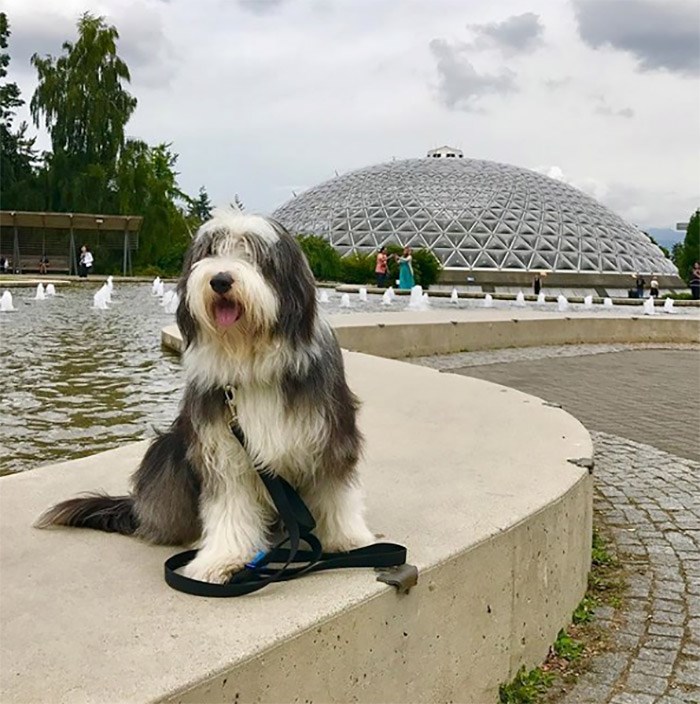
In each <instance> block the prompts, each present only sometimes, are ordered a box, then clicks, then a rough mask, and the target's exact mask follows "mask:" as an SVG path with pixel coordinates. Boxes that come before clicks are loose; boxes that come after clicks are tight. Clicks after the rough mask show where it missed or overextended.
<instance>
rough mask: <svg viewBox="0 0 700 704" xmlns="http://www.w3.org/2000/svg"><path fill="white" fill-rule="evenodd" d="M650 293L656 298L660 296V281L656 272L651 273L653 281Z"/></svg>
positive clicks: (650, 285)
mask: <svg viewBox="0 0 700 704" xmlns="http://www.w3.org/2000/svg"><path fill="white" fill-rule="evenodd" d="M649 295H650V296H653V297H654V298H658V297H659V282H658V281H657V279H656V276H654V274H652V275H651V283H650V284H649Z"/></svg>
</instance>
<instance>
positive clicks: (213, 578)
mask: <svg viewBox="0 0 700 704" xmlns="http://www.w3.org/2000/svg"><path fill="white" fill-rule="evenodd" d="M245 563H246V560H245V559H242V558H232V557H225V558H222V557H212V556H208V555H198V556H197V557H195V558H194V560H192V562H190V563H189V564H187V565H185V567H184V568H183V570H182V574H184V575H185V577H189V578H190V579H196V580H198V581H199V582H211V583H212V584H226V582H228V581H229V579H231V576H232V575H234V574H235V573H236V572H239V571H240V570H242V569H243V568H244V567H245Z"/></svg>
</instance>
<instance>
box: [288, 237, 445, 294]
mask: <svg viewBox="0 0 700 704" xmlns="http://www.w3.org/2000/svg"><path fill="white" fill-rule="evenodd" d="M297 241H298V242H299V245H300V246H301V249H302V250H303V252H304V254H305V255H306V258H307V260H308V262H309V266H310V267H311V271H312V272H313V274H314V276H315V277H316V279H318V280H319V281H338V282H340V283H345V284H373V283H374V282H375V275H374V266H375V264H376V261H377V253H376V252H374V253H372V254H360V253H358V252H355V253H354V254H349V255H348V256H347V257H341V256H340V255H339V254H338V252H337V251H336V250H335V249H334V248H333V246H332V245H331V244H329V242H328V241H327V240H325V239H324V238H323V237H318V236H317V235H298V236H297ZM387 251H388V253H389V254H399V255H400V254H401V252H403V247H400V246H399V245H396V244H392V245H388V246H387ZM413 275H414V277H415V280H416V283H417V284H420V285H421V286H422V287H423V288H426V289H427V288H428V287H429V286H431V285H432V284H434V283H436V282H437V280H438V276H439V275H440V262H439V261H438V260H437V258H436V257H435V255H434V254H433V253H432V252H431V251H430V250H428V249H414V250H413ZM398 278H399V265H398V264H397V262H395V261H394V260H393V259H389V284H390V285H393V282H395V281H396V279H398Z"/></svg>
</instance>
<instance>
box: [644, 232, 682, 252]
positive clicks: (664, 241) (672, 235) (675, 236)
mask: <svg viewBox="0 0 700 704" xmlns="http://www.w3.org/2000/svg"><path fill="white" fill-rule="evenodd" d="M645 232H648V233H649V234H650V235H651V236H652V237H653V238H654V239H655V240H656V243H657V244H659V245H661V246H662V247H666V249H668V250H669V252H670V251H671V247H673V245H674V244H676V242H682V241H683V240H684V239H685V232H682V231H680V230H672V229H671V228H669V227H647V228H646V229H645Z"/></svg>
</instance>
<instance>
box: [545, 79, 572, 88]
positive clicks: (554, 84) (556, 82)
mask: <svg viewBox="0 0 700 704" xmlns="http://www.w3.org/2000/svg"><path fill="white" fill-rule="evenodd" d="M572 80H573V79H572V77H571V76H563V77H562V78H548V79H546V80H545V81H544V85H545V88H548V89H549V90H559V88H564V87H565V86H567V85H569V84H570V83H571V81H572Z"/></svg>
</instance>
